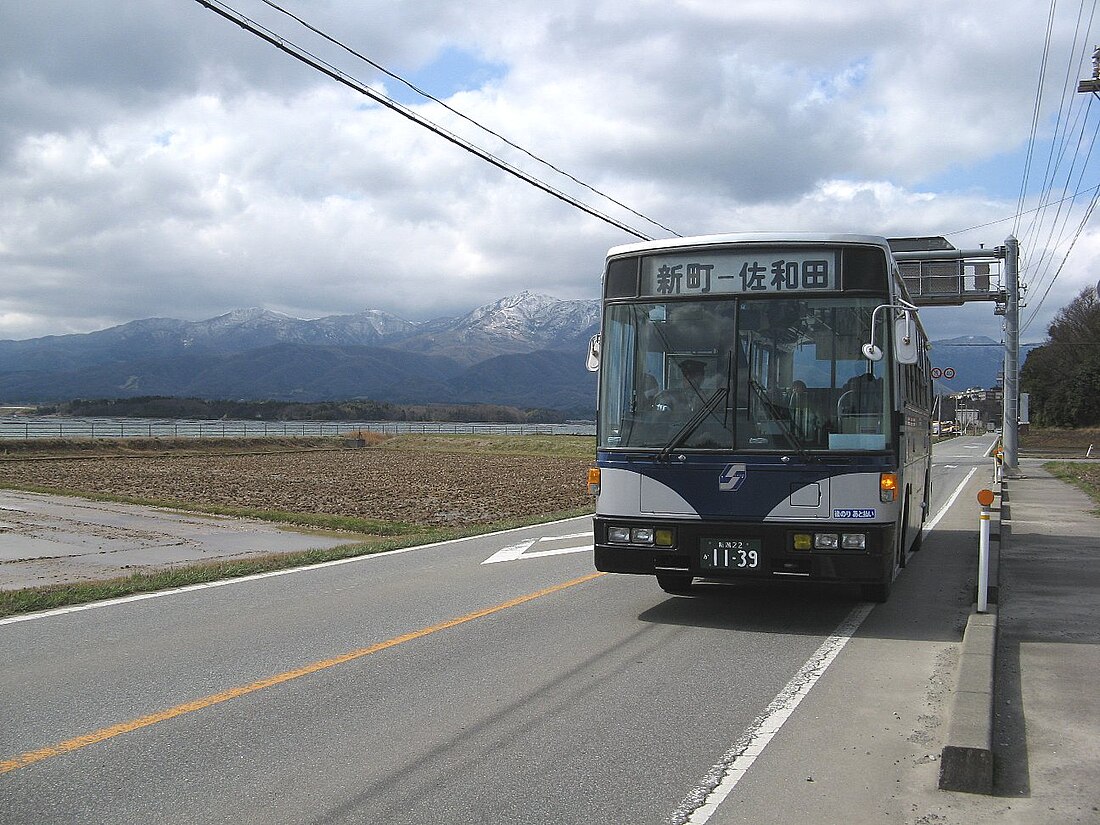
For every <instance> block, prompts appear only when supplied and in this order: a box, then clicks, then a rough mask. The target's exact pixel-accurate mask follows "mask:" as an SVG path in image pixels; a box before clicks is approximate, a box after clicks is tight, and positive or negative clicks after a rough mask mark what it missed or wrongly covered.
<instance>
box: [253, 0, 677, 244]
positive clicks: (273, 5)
mask: <svg viewBox="0 0 1100 825" xmlns="http://www.w3.org/2000/svg"><path fill="white" fill-rule="evenodd" d="M261 2H263V3H265V4H266V5H268V6H270V7H271V8H273V9H275V11H277V12H279V13H280V14H285V15H286V16H287V17H289V18H291V19H292V20H295V21H296V22H298V23H300V24H301V25H302V26H304V27H305V28H307V29H309V30H310V31H311V32H313V33H314V34H316V35H319V36H320V37H322V38H324V39H325V40H327V41H328V42H329V43H332V44H333V45H335V46H339V47H340V48H341V49H343V50H344V51H346V52H347V53H348V54H350V55H353V56H354V57H357V58H359V59H360V60H362V61H363V62H364V63H366V64H367V65H369V66H372V67H374V68H375V69H377V70H378V71H380V72H382V73H383V74H384V75H386V76H387V77H392V78H393V79H394V80H396V81H397V82H398V83H401V84H403V85H404V86H406V87H407V88H409V89H412V90H413V91H414V92H416V93H417V94H418V95H420V96H421V97H424V98H426V99H428V100H430V101H432V102H433V103H438V104H439V105H440V106H442V107H443V108H444V109H446V110H447V111H448V112H450V113H451V114H453V115H457V116H458V117H460V118H462V119H463V120H465V121H466V122H467V123H471V124H473V125H474V126H476V127H477V128H478V129H481V130H482V131H483V132H485V133H486V134H489V135H492V136H493V137H495V138H497V139H499V140H501V141H503V142H504V143H506V144H507V145H509V146H511V147H512V148H513V149H518V150H519V151H520V152H523V154H525V155H527V157H529V158H531V159H532V160H535V161H537V162H539V163H541V164H542V165H543V166H545V167H547V168H548V169H552V170H553V171H555V172H557V173H558V174H559V175H562V176H564V177H567V178H569V180H571V181H573V182H574V183H576V184H579V185H580V186H583V187H584V188H585V189H587V190H588V191H589V192H592V193H593V194H595V195H599V196H600V197H601V198H606V199H607V200H608V201H610V202H611V203H613V204H615V205H616V206H618V207H621V208H622V209H625V210H626V211H627V212H630V213H631V214H632V215H636V216H637V217H639V218H641V219H642V220H643V221H648V222H649V223H651V224H653V225H654V226H656V227H658V228H660V229H663V230H665V231H666V232H670V233H672V234H673V235H675V236H676V237H677V238H680V237H683V236H682V235H680V234H679V233H678V232H676V231H675V230H674V229H670V228H669V227H667V226H665V225H664V224H663V223H660V222H659V221H655V220H654V219H653V218H650V217H649V216H647V215H643V214H642V213H641V212H638V211H637V210H636V209H632V208H631V207H629V206H627V205H626V204H625V203H623V202H622V201H619V200H616V199H615V198H613V197H612V196H611V195H609V194H607V193H606V192H602V191H600V190H599V189H597V188H595V187H594V186H591V185H590V184H587V183H585V182H584V181H583V180H581V179H580V178H577V177H574V176H573V175H571V174H570V173H569V172H566V171H565V170H564V169H561V168H559V167H557V166H555V165H554V164H553V163H551V162H550V161H548V160H546V159H544V158H541V157H539V156H538V155H536V154H534V153H533V152H531V151H529V150H527V149H525V148H523V147H522V146H520V145H519V144H517V143H514V142H512V141H511V140H509V139H508V138H506V137H505V136H504V135H502V134H500V133H498V132H496V131H494V130H492V129H490V128H489V127H488V126H485V125H484V124H483V123H480V122H478V121H476V120H474V119H473V118H472V117H470V116H469V115H467V114H465V113H463V112H460V111H459V110H458V109H455V108H454V107H453V106H451V105H450V104H448V103H446V102H445V101H442V100H440V99H439V98H438V97H435V96H434V95H432V94H431V93H430V92H427V91H425V90H424V89H421V88H420V87H419V86H416V85H415V84H413V83H411V82H409V81H408V80H406V79H405V78H403V77H401V76H400V75H398V74H395V73H394V72H392V71H390V70H389V69H387V68H386V67H385V66H383V65H381V64H380V63H376V62H375V61H374V60H371V59H370V58H369V57H367V56H366V55H365V54H362V53H360V52H358V51H356V50H355V49H353V48H351V47H350V46H348V45H347V44H345V43H343V42H341V41H340V40H337V39H336V38H335V37H332V36H331V35H329V34H327V33H326V32H324V31H322V30H321V29H318V28H317V27H315V26H314V25H312V24H311V23H309V22H308V21H306V20H303V19H302V18H301V17H299V16H298V15H296V14H294V12H292V11H288V10H287V9H284V8H283V7H282V6H280V5H278V4H277V3H274V2H273V1H272V0H261Z"/></svg>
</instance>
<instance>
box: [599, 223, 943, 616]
mask: <svg viewBox="0 0 1100 825" xmlns="http://www.w3.org/2000/svg"><path fill="white" fill-rule="evenodd" d="M602 315H603V320H602V329H601V333H600V335H598V336H596V337H595V338H593V340H592V345H591V350H590V352H589V356H588V362H589V363H588V366H589V368H590V369H594V370H595V369H598V370H599V373H600V377H599V399H598V423H597V433H596V437H597V462H596V463H597V467H596V468H595V469H594V470H593V471H592V472H591V473H590V475H589V486H590V489H591V491H592V492H593V493H594V494H596V495H597V505H596V515H595V520H594V531H595V532H594V543H595V564H596V567H597V569H599V570H603V571H607V572H612V573H639V574H649V575H655V576H656V578H657V582H658V584H659V585H660V586H661V587H662V588H663V589H664V590H666V591H668V592H670V593H689V592H691V588H692V586H693V582H694V579H695V578H696V577H703V578H706V579H724V580H734V579H756V580H769V581H775V580H804V581H809V582H838V583H851V584H855V585H859V586H860V588H861V589H862V594H863V596H864V598H867V599H871V600H875V601H884V600H885V599H886V598H887V597H888V596H889V593H890V588H891V584H892V582H893V580H894V578H895V576H896V575H897V573H898V571H899V570H900V568H901V567H903V566H904V565H905V561H906V559H907V557H908V555H909V553H911V552H912V551H914V550H916V549H918V548H919V547H920V542H921V531H922V525H923V522H924V518H925V515H926V513H927V512H928V507H929V497H930V495H931V481H930V470H931V442H932V439H931V414H930V413H931V405H932V384H931V378H930V374H929V373H930V365H929V361H928V354H927V348H928V347H927V339H926V336H925V333H924V330H923V329H922V327H921V325H920V323H919V321H918V320H917V315H916V307H914V306H913V305H912V304H911V303H910V302H909V300H908V295H907V293H906V290H905V285H904V282H903V281H902V278H901V275H900V273H899V271H898V267H897V264H896V262H895V260H894V257H893V255H892V254H891V251H890V246H889V244H888V242H887V241H886V239H884V238H880V237H875V236H867V235H825V234H796V235H778V234H772V233H761V234H751V235H748V234H746V235H742V234H737V235H714V236H705V237H697V238H678V239H675V240H668V241H649V242H645V243H636V244H630V245H627V246H619V247H615V248H613V249H611V250H610V252H609V253H608V257H607V266H606V269H605V271H604V278H603V312H602Z"/></svg>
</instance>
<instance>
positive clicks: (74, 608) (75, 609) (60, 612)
mask: <svg viewBox="0 0 1100 825" xmlns="http://www.w3.org/2000/svg"><path fill="white" fill-rule="evenodd" d="M578 518H590V516H574V517H573V518H567V519H560V520H558V521H548V522H546V523H545V524H529V525H527V526H526V527H514V528H512V529H510V530H497V531H496V532H493V533H481V534H479V535H476V536H464V537H463V538H460V539H448V540H447V541H436V542H432V543H431V544H418V545H415V546H414V547H399V548H398V549H396V550H386V551H385V552H383V553H370V554H367V555H363V556H350V557H349V558H346V559H334V560H333V561H323V562H319V563H317V564H308V565H305V566H303V567H291V568H288V569H286V570H272V571H271V572H270V573H256V574H254V575H251V576H240V577H238V578H235V579H221V580H219V581H216V582H204V583H202V584H189V585H186V586H185V587H174V588H172V589H171V590H157V591H156V592H153V593H136V594H134V595H133V596H120V597H119V598H117V599H104V600H103V601H99V602H87V603H86V604H74V605H71V606H69V607H58V608H55V609H53V610H43V611H40V612H38V613H20V614H17V615H15V616H8V617H6V618H3V619H0V626H3V625H6V624H15V623H17V622H30V621H34V620H35V619H45V618H48V617H50V616H64V615H65V614H67V613H79V612H81V611H83V610H95V609H96V608H98V607H113V606H115V605H119V604H128V603H130V602H140V601H145V600H146V599H159V598H160V597H161V596H174V595H176V594H178V593H190V592H191V591H193V590H206V589H207V588H211V587H227V586H229V585H233V584H244V583H245V582H254V581H259V580H260V579H270V578H273V577H275V576H289V575H291V574H293V573H305V572H308V571H311V570H320V569H322V568H325V567H336V566H337V565H341V564H352V563H355V562H364V561H370V560H371V559H379V558H382V557H383V556H396V555H399V554H401V553H411V552H413V551H414V550H428V549H430V548H432V547H441V546H443V545H444V544H458V543H461V542H466V541H474V540H475V539H484V538H490V537H492V536H504V535H507V534H508V533H517V532H519V531H520V530H530V529H531V528H533V527H550V526H552V525H554V524H565V523H567V522H570V521H574V520H576V519H578ZM348 543H349V544H353V543H354V542H348Z"/></svg>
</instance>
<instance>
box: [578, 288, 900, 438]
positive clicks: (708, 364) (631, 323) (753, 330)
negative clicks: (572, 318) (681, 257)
mask: <svg viewBox="0 0 1100 825" xmlns="http://www.w3.org/2000/svg"><path fill="white" fill-rule="evenodd" d="M881 303H883V299H881V298H874V297H855V296H850V297H844V298H836V297H833V298H817V297H799V298H785V297H784V298H775V297H769V298H760V299H749V298H731V299H711V300H706V301H647V302H630V303H617V304H609V305H608V306H607V307H606V312H605V323H604V330H603V338H602V353H601V366H600V369H601V372H602V373H603V375H602V377H601V381H600V387H601V389H600V403H599V411H600V412H599V441H600V446H601V447H602V448H629V449H654V450H658V451H671V450H680V449H685V450H723V451H728V450H731V449H734V450H746V451H781V452H785V453H786V452H792V451H794V452H798V453H806V454H808V453H810V452H811V451H817V452H819V451H830V450H831V451H852V450H863V451H866V450H879V451H881V450H885V449H887V448H888V446H889V441H890V436H889V435H888V434H889V432H890V430H889V428H888V426H887V425H888V423H889V422H890V420H891V419H890V409H891V404H890V403H889V399H890V398H891V395H890V388H889V386H888V381H889V378H888V375H887V374H886V373H887V372H888V371H887V370H886V369H885V366H884V365H885V364H887V363H889V360H884V361H881V362H878V363H875V362H871V361H868V360H867V359H866V358H864V357H863V354H862V351H861V347H862V345H863V344H865V343H866V342H867V341H868V340H869V339H870V325H871V314H872V312H873V311H874V309H875V307H876V306H878V305H879V304H881ZM879 334H880V335H882V334H883V331H882V329H881V328H880V330H879ZM879 343H880V344H882V343H883V342H881V341H880V342H879Z"/></svg>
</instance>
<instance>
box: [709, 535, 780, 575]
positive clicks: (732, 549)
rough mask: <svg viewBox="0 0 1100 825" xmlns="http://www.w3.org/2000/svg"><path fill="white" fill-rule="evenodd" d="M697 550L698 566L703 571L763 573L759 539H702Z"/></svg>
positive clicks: (762, 556)
mask: <svg viewBox="0 0 1100 825" xmlns="http://www.w3.org/2000/svg"><path fill="white" fill-rule="evenodd" d="M699 549H700V551H701V557H700V561H699V566H700V567H701V568H702V569H703V570H736V571H739V572H741V573H763V572H764V551H763V549H762V548H761V541H760V539H702V540H701V541H700V542H699Z"/></svg>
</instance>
